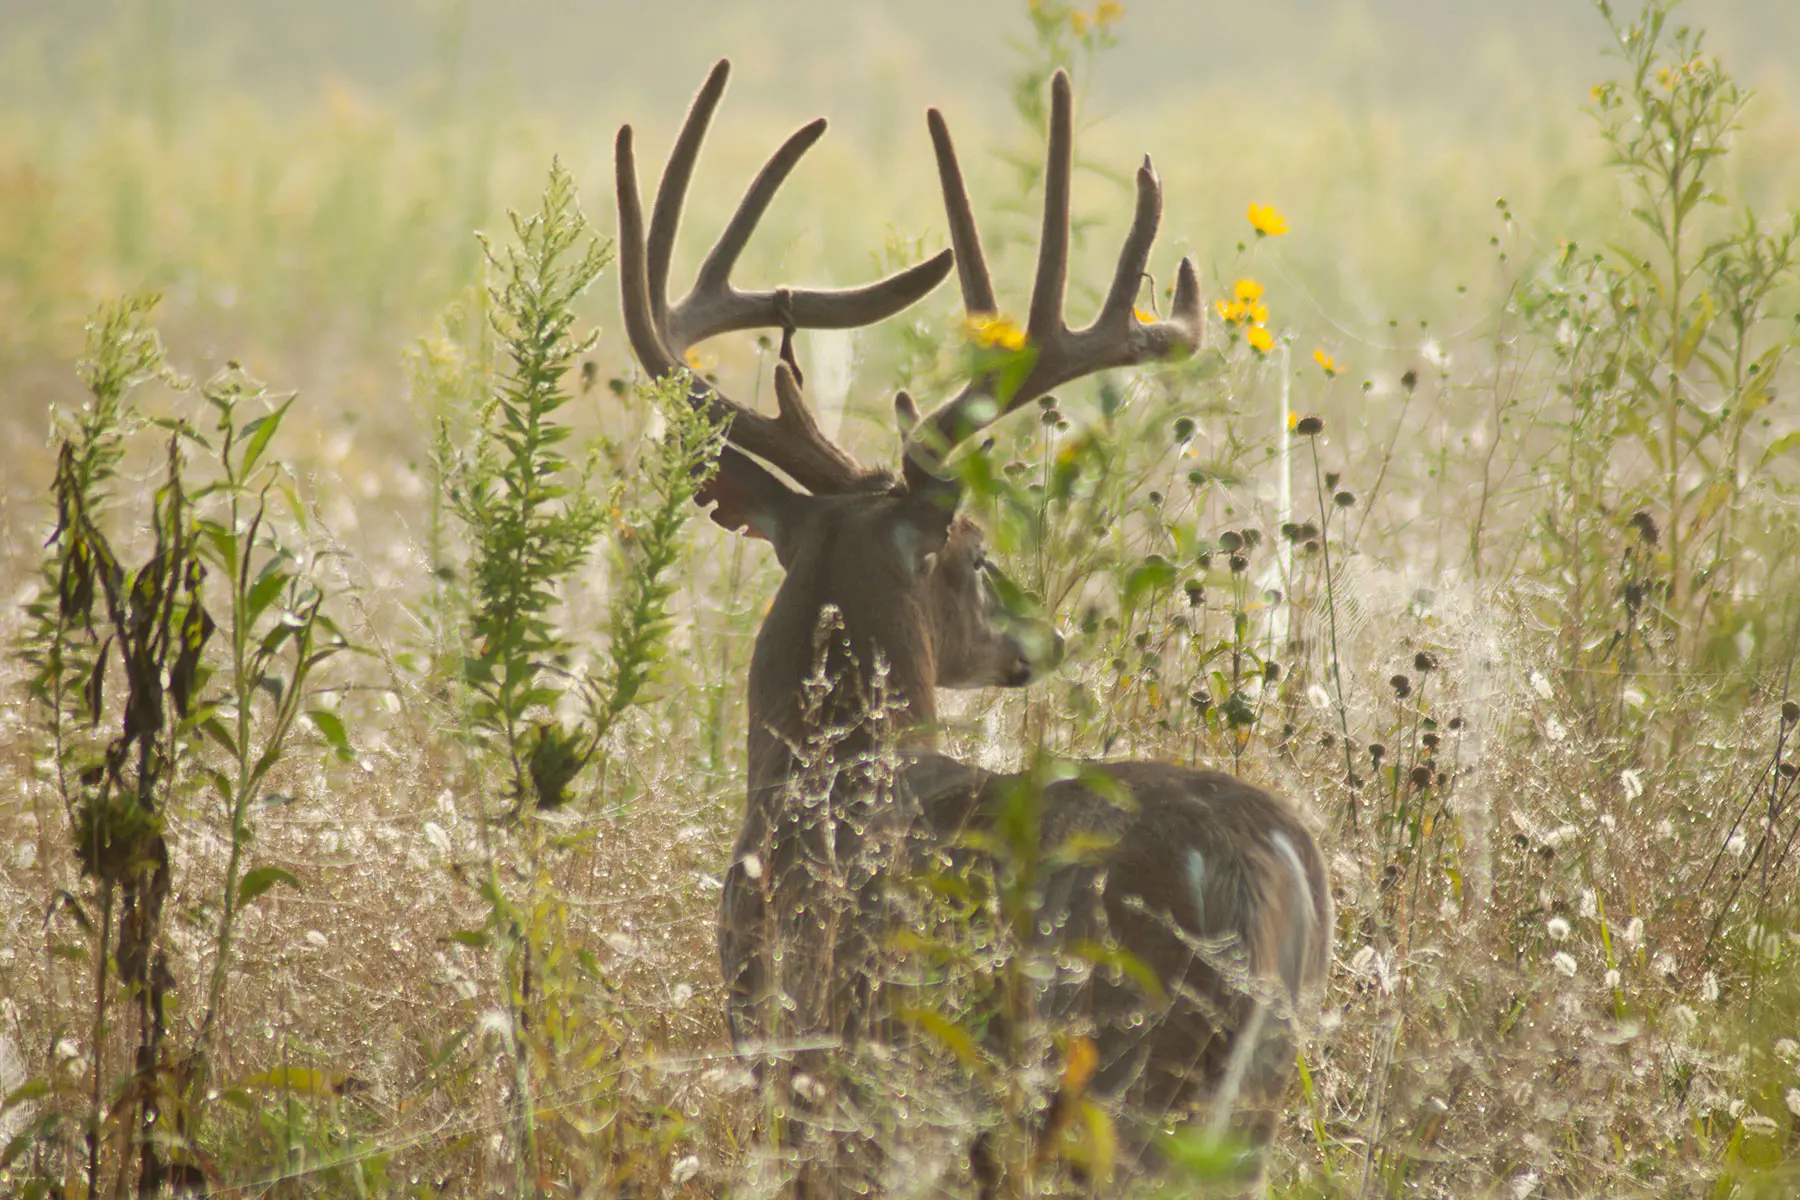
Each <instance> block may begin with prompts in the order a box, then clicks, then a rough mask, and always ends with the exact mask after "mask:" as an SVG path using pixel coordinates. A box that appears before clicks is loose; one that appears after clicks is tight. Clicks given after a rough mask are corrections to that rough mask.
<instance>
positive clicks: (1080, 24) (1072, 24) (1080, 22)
mask: <svg viewBox="0 0 1800 1200" xmlns="http://www.w3.org/2000/svg"><path fill="white" fill-rule="evenodd" d="M1069 28H1070V29H1073V30H1074V31H1075V36H1076V37H1086V36H1087V31H1088V15H1087V14H1086V13H1084V12H1082V11H1081V10H1080V9H1079V8H1078V9H1076V10H1075V11H1074V12H1072V13H1070V14H1069Z"/></svg>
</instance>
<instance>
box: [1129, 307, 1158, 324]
mask: <svg viewBox="0 0 1800 1200" xmlns="http://www.w3.org/2000/svg"><path fill="white" fill-rule="evenodd" d="M1131 312H1132V315H1133V316H1135V317H1136V318H1137V319H1138V321H1139V322H1140V323H1141V324H1144V325H1154V324H1156V314H1155V313H1150V312H1145V311H1144V310H1143V309H1141V308H1134V309H1132V310H1131Z"/></svg>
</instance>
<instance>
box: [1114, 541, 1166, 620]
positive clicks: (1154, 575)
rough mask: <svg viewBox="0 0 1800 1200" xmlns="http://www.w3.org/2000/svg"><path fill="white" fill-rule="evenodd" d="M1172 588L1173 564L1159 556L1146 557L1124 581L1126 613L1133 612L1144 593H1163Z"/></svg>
mask: <svg viewBox="0 0 1800 1200" xmlns="http://www.w3.org/2000/svg"><path fill="white" fill-rule="evenodd" d="M1174 586H1175V567H1174V564H1172V563H1171V562H1169V560H1168V559H1166V558H1164V557H1163V556H1162V555H1160V554H1150V555H1146V556H1145V557H1144V561H1143V562H1142V563H1140V564H1139V565H1138V566H1137V568H1136V569H1134V570H1133V571H1132V572H1131V574H1130V575H1129V576H1128V577H1127V578H1126V580H1125V599H1124V607H1125V609H1126V611H1128V612H1129V611H1132V610H1135V609H1136V608H1137V604H1138V601H1139V600H1141V599H1142V598H1143V597H1144V595H1145V593H1147V592H1152V591H1163V590H1165V589H1167V588H1171V587H1174Z"/></svg>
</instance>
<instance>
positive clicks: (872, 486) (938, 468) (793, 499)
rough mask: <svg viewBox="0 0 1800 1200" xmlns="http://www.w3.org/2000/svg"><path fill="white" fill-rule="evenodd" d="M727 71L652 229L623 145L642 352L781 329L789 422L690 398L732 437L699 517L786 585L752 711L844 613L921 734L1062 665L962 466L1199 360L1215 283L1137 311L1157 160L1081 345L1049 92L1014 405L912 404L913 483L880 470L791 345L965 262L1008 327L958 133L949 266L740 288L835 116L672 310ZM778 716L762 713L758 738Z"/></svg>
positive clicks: (860, 653)
mask: <svg viewBox="0 0 1800 1200" xmlns="http://www.w3.org/2000/svg"><path fill="white" fill-rule="evenodd" d="M728 71H729V64H728V63H725V62H721V63H719V64H718V65H717V66H716V67H714V68H713V71H712V73H711V75H710V76H708V78H707V81H706V83H705V85H704V86H703V87H702V88H701V90H700V94H699V95H698V97H696V99H695V101H694V105H693V108H692V109H691V110H690V111H689V113H688V116H687V120H686V122H685V123H684V124H683V126H682V129H681V132H680V134H679V135H678V136H677V137H676V140H675V145H674V148H673V149H672V150H671V151H670V155H669V162H668V165H667V167H666V168H665V169H664V171H663V177H662V181H661V184H660V185H659V187H658V189H657V193H656V201H655V205H654V207H653V209H652V211H651V214H650V221H649V226H648V230H646V228H645V222H644V214H643V210H642V206H641V204H640V201H639V197H638V185H637V167H636V161H635V156H634V153H633V143H632V132H631V128H630V127H629V126H626V127H625V128H623V129H621V130H620V131H619V138H618V143H617V147H616V151H617V153H616V166H617V177H618V178H617V182H618V198H619V242H620V274H621V281H622V288H623V292H624V309H625V322H626V328H627V331H628V333H629V335H630V339H631V344H632V349H633V351H634V353H635V354H636V355H637V358H638V360H639V362H640V363H641V364H642V365H643V367H644V369H645V370H646V371H648V372H650V373H651V374H652V375H656V376H659V377H661V376H666V375H669V374H671V373H673V372H675V371H677V370H680V369H681V365H682V362H683V356H684V354H685V353H686V351H687V350H688V349H689V348H690V347H691V346H693V345H695V344H696V343H698V342H700V341H703V340H705V339H706V338H709V337H713V336H715V335H717V334H721V333H726V332H730V331H733V330H741V329H750V328H778V329H780V330H782V334H783V337H782V353H781V361H780V362H779V363H778V365H777V366H776V368H775V397H776V413H775V415H774V416H767V415H765V414H762V413H759V412H756V411H754V410H752V409H749V408H746V407H745V406H743V405H740V404H738V403H736V402H734V401H732V400H731V399H729V398H728V397H726V396H725V395H724V394H723V393H721V392H720V391H719V390H718V389H717V388H715V387H712V386H710V385H707V384H704V383H701V382H700V381H698V380H695V381H694V383H693V386H692V389H691V393H690V394H691V396H692V399H693V402H694V403H695V404H697V405H705V406H707V407H708V408H709V409H710V410H711V411H712V412H713V413H714V415H715V416H717V417H718V418H720V419H721V420H724V421H727V422H728V423H729V426H728V430H727V439H728V443H729V445H728V447H727V448H726V450H725V451H724V452H723V454H722V456H721V458H720V461H719V466H718V471H717V474H716V475H715V477H714V478H713V479H712V480H711V482H710V483H709V484H708V485H707V487H706V489H705V490H704V491H703V492H702V493H701V501H702V502H703V503H709V504H712V505H713V506H714V507H713V510H712V517H713V520H715V521H716V522H718V523H719V524H720V525H722V526H724V527H725V528H727V529H732V530H736V531H738V532H741V533H744V534H746V535H748V536H750V537H755V538H761V539H763V540H765V541H767V542H769V543H770V544H771V545H772V546H773V547H774V549H775V553H776V555H777V557H778V558H779V559H780V561H781V564H782V567H783V568H784V569H785V571H786V572H787V577H786V579H785V580H784V581H783V584H782V587H781V589H780V591H779V592H778V594H777V596H776V599H775V602H774V604H773V605H772V607H771V609H770V612H769V616H768V619H767V621H766V622H765V623H764V626H763V629H762V631H761V633H760V634H759V636H758V638H757V648H756V655H755V658H754V659H753V662H752V668H751V673H752V678H751V705H752V709H753V710H755V709H756V708H757V707H758V704H759V700H761V701H762V704H763V707H765V708H767V707H770V706H771V705H777V704H779V701H777V700H774V699H773V698H772V697H773V696H776V695H780V694H783V693H785V692H786V691H787V690H788V689H795V690H797V689H798V687H799V684H800V681H801V679H802V678H803V676H804V674H805V673H806V671H808V670H809V669H810V668H811V663H812V655H811V653H810V649H811V646H812V637H813V635H814V631H815V629H816V628H817V625H818V620H819V614H820V613H821V612H822V611H824V610H825V609H826V608H827V607H828V606H829V607H832V608H835V609H836V611H837V613H838V614H839V615H840V618H841V621H842V626H843V631H844V632H843V637H844V641H845V644H846V648H847V649H848V650H849V652H850V654H851V656H852V657H853V658H854V659H855V660H856V661H858V662H859V663H861V664H862V665H863V666H865V667H866V666H868V665H869V664H871V663H872V662H873V661H875V658H876V657H877V656H879V658H880V659H881V660H883V661H884V662H885V663H886V667H887V670H888V671H889V672H890V678H891V680H892V683H893V684H894V685H895V686H896V687H897V688H898V690H899V693H900V695H901V696H902V697H904V698H905V700H906V701H907V703H908V705H909V709H910V711H911V712H912V714H913V716H914V717H915V718H917V719H929V718H930V716H931V715H932V713H933V711H934V710H933V706H932V702H931V695H930V693H931V690H932V689H933V688H934V687H991V686H1003V687H1019V686H1022V685H1024V684H1027V683H1029V682H1031V681H1032V679H1034V678H1036V677H1037V675H1038V674H1040V673H1041V672H1042V670H1043V669H1044V668H1045V667H1046V666H1048V665H1050V664H1051V663H1052V662H1054V661H1055V659H1056V658H1057V657H1058V655H1059V654H1060V649H1061V640H1060V638H1058V637H1056V635H1055V633H1054V632H1053V631H1052V630H1051V629H1050V627H1049V626H1048V625H1047V624H1046V623H1044V622H1042V621H1038V620H1033V619H1030V618H1028V617H1026V616H1025V615H1024V614H1022V613H1019V612H1016V611H1013V610H1011V609H1010V608H1009V606H1008V605H1007V604H1005V603H1003V602H1002V596H1003V595H1005V594H1010V592H1011V589H1007V588H1004V587H1002V586H999V583H1000V580H999V578H998V576H997V574H996V568H995V567H994V566H993V565H992V564H990V563H989V562H988V560H987V557H986V554H985V552H984V549H983V539H982V534H981V531H980V529H979V528H978V527H977V526H976V525H975V524H974V523H973V522H971V521H970V520H968V519H967V518H966V517H962V516H959V515H958V514H957V508H958V504H959V501H960V499H961V488H960V485H959V483H958V482H957V479H956V475H955V473H954V472H953V471H952V470H949V469H948V468H947V466H946V464H947V463H948V462H949V460H950V456H951V454H952V452H953V451H954V450H955V449H956V448H957V447H958V446H959V445H961V444H963V443H964V442H966V441H967V440H968V439H970V438H971V437H972V436H973V435H974V434H976V433H977V432H979V431H980V430H981V429H982V428H984V427H985V426H987V425H989V424H991V423H993V422H995V421H997V420H999V419H1000V418H1002V417H1004V416H1006V415H1007V414H1008V413H1010V412H1012V411H1014V410H1015V409H1017V408H1019V407H1021V406H1022V405H1025V404H1027V403H1029V402H1031V401H1032V400H1035V399H1037V398H1038V397H1040V396H1043V395H1045V394H1046V393H1048V392H1049V391H1050V390H1051V389H1052V388H1054V387H1057V386H1059V385H1060V384H1063V383H1066V382H1068V381H1070V380H1073V379H1076V378H1078V377H1080V376H1083V375H1087V374H1090V373H1093V372H1095V371H1099V370H1103V369H1105V368H1108V367H1117V366H1127V365H1131V364H1135V363H1141V362H1145V361H1150V360H1154V359H1159V358H1164V357H1167V356H1168V355H1170V354H1171V353H1173V352H1176V351H1178V350H1186V349H1192V348H1193V347H1194V346H1195V345H1197V344H1198V342H1199V337H1200V329H1201V321H1200V299H1199V283H1198V279H1197V277H1196V275H1195V272H1194V267H1193V264H1192V263H1191V262H1189V261H1188V260H1186V259H1183V260H1182V263H1181V267H1180V271H1179V273H1178V275H1177V279H1176V287H1175V295H1174V300H1173V305H1172V310H1171V315H1170V317H1169V319H1167V320H1145V319H1143V318H1142V317H1141V316H1140V315H1139V313H1138V311H1137V309H1136V304H1135V302H1136V298H1137V295H1138V291H1139V287H1140V283H1141V281H1142V279H1143V277H1144V268H1145V265H1146V263H1147V261H1148V258H1149V254H1150V246H1151V243H1152V242H1153V241H1154V239H1155V236H1156V227H1157V223H1158V220H1159V219H1160V217H1161V212H1162V190H1161V185H1160V183H1159V182H1158V180H1157V177H1156V174H1155V172H1154V171H1153V170H1152V169H1151V167H1150V163H1149V160H1148V159H1146V160H1145V162H1144V165H1143V166H1142V167H1141V168H1140V169H1139V171H1138V173H1137V208H1136V212H1135V215H1134V219H1133V221H1132V226H1131V231H1130V233H1129V234H1128V235H1127V237H1126V240H1125V245H1124V247H1123V249H1122V250H1121V251H1120V254H1119V263H1118V268H1117V270H1116V272H1115V273H1114V276H1113V281H1112V285H1111V288H1110V289H1109V291H1108V293H1107V297H1106V300H1105V302H1104V304H1103V306H1102V308H1101V311H1100V314H1099V316H1098V317H1096V318H1095V320H1094V322H1093V323H1092V324H1091V325H1089V326H1087V327H1086V328H1084V329H1079V330H1072V329H1070V328H1069V327H1068V325H1067V324H1066V323H1065V321H1064V319H1063V295H1064V291H1065V288H1066V282H1067V278H1066V277H1067V270H1068V250H1069V177H1070V169H1071V165H1072V159H1073V136H1072V130H1071V125H1072V116H1071V108H1072V104H1071V99H1070V91H1069V81H1068V78H1067V76H1065V75H1063V74H1062V73H1061V72H1058V73H1057V75H1056V77H1055V79H1054V81H1053V84H1052V104H1051V122H1050V148H1049V162H1048V168H1047V172H1046V177H1045V187H1044V193H1045V199H1044V224H1043V237H1042V241H1041V245H1040V249H1039V256H1038V264H1037V275H1036V280H1035V283H1034V285H1033V288H1032V295H1031V309H1030V316H1029V320H1028V323H1027V326H1026V335H1027V337H1028V338H1029V342H1030V345H1031V346H1032V347H1033V349H1034V351H1035V358H1034V359H1033V362H1032V366H1031V368H1030V370H1029V372H1028V373H1027V374H1026V376H1025V378H1024V380H1023V381H1022V382H1019V383H1018V384H1017V386H1016V387H1014V388H1013V389H1012V390H1011V391H1010V392H1008V393H1006V394H1005V395H1003V396H1002V395H997V394H996V383H995V380H994V379H993V378H991V377H986V376H977V377H976V378H974V379H972V380H970V382H969V383H968V385H967V386H966V387H965V388H964V389H963V391H962V392H961V394H959V395H957V396H956V397H955V398H953V399H951V400H950V401H948V402H947V403H945V404H944V405H943V406H942V407H940V408H938V409H937V410H936V411H935V412H933V413H931V414H929V415H928V416H926V417H924V418H923V419H921V418H920V417H919V415H918V411H917V409H916V407H915V406H914V404H913V401H912V399H911V398H910V397H908V396H907V395H906V394H905V393H904V392H902V393H900V394H899V396H897V397H896V401H895V403H896V410H897V414H898V418H899V420H900V423H901V425H902V428H903V429H904V430H905V431H906V439H905V449H904V451H903V454H902V465H901V469H900V470H899V471H898V472H892V471H888V470H884V469H879V468H869V467H866V466H863V465H862V464H860V463H858V462H857V461H856V460H855V459H854V458H853V457H851V456H850V455H849V454H848V453H847V452H846V451H845V450H843V449H842V448H841V447H839V446H838V445H836V444H835V443H834V442H832V441H831V440H830V439H829V438H828V437H826V435H825V434H824V432H823V430H822V429H821V428H820V427H819V424H818V422H817V420H816V419H815V418H814V416H813V413H812V410H811V409H810V408H809V407H808V405H807V403H806V400H805V397H804V394H803V392H802V386H801V385H802V376H801V372H800V369H799V365H798V363H797V362H796V361H795V358H794V355H793V352H792V335H793V332H794V331H795V330H796V329H843V328H851V327H856V326H862V325H868V324H872V323H874V322H876V321H879V320H881V319H883V318H885V317H888V316H890V315H892V314H894V313H896V312H899V311H900V310H901V309H903V308H906V307H907V306H909V305H911V304H913V303H914V302H916V301H917V300H919V299H920V298H922V297H923V296H924V295H925V294H926V293H927V292H929V291H931V290H932V289H933V288H935V287H936V286H937V285H938V284H939V283H940V282H942V280H943V279H944V278H945V277H946V276H947V275H948V274H949V273H950V269H951V266H952V263H954V265H955V267H956V270H957V276H958V279H959V281H960V283H961V287H962V295H963V306H964V309H965V310H966V311H967V313H968V314H969V315H970V316H972V317H974V316H983V315H987V316H991V315H994V314H996V313H997V312H998V304H997V302H996V300H995V293H994V286H993V282H992V279H991V278H990V276H989V274H988V269H987V264H986V260H985V259H984V257H983V254H982V249H981V242H980V238H979V236H978V235H977V233H976V227H975V220H974V216H973V213H972V211H971V209H970V205H969V198H968V194H967V191H966V189H965V187H964V184H963V179H962V171H961V168H960V166H959V165H958V163H957V159H956V150H955V147H954V146H953V145H952V143H951V140H950V133H949V129H948V127H947V126H946V125H945V123H944V120H943V118H942V116H941V115H939V113H938V112H937V111H936V110H935V109H934V110H932V111H931V112H930V113H929V114H928V124H929V127H930V131H931V139H932V143H933V146H934V148H935V150H936V155H937V164H938V174H939V178H940V181H941V183H942V185H943V193H944V204H945V210H946V214H947V217H948V225H949V229H950V238H951V245H952V250H950V251H944V252H943V253H940V254H938V255H937V256H936V257H934V258H932V259H929V260H927V261H926V262H923V263H920V264H918V265H917V266H913V267H910V268H907V269H906V270H903V271H900V272H898V273H896V274H894V275H891V276H889V277H888V278H886V279H882V280H880V281H878V282H876V283H873V284H869V285H866V286H864V287H860V288H854V289H847V290H844V291H835V292H825V291H810V290H801V289H793V290H789V289H785V288H781V289H775V290H772V291H766V292H745V291H740V290H738V289H737V288H736V287H734V286H733V285H732V283H731V281H730V275H731V270H732V267H733V266H734V265H735V263H736V261H737V258H738V256H739V254H740V253H741V252H742V250H743V248H744V245H745V243H746V242H747V241H748V239H749V237H750V235H751V233H752V231H753V230H754V229H755V227H756V224H757V221H758V220H759V219H760V218H761V216H762V214H763V212H764V211H765V210H766V209H767V208H768V205H769V202H770V201H771V200H772V199H773V197H774V195H775V192H776V190H777V189H778V188H779V187H780V186H781V184H782V182H783V181H784V180H785V179H786V178H787V175H788V173H789V172H790V171H792V170H793V168H794V166H795V164H796V163H797V162H798V161H799V159H800V156H801V155H802V154H804V153H805V152H806V150H807V149H808V148H810V147H811V146H812V145H813V143H815V142H816V141H818V139H819V137H820V136H821V135H823V133H824V131H825V122H824V121H823V120H818V121H814V122H812V123H811V124H809V125H806V126H804V127H802V128H801V129H800V130H799V131H798V132H796V133H795V134H794V135H793V136H792V137H790V138H789V139H788V140H787V142H786V143H784V144H783V145H782V146H781V148H780V149H778V150H777V151H776V152H775V154H774V155H773V156H772V157H771V158H770V159H769V161H768V163H767V164H766V165H765V166H764V167H763V169H762V170H761V171H760V172H759V173H758V175H757V177H756V179H755V180H754V181H753V182H752V183H751V185H750V188H749V190H748V191H747V192H746V193H745V195H744V198H743V200H742V202H741V203H740V204H739V206H738V209H737V211H736V213H735V214H734V215H733V216H732V218H731V220H730V221H729V222H728V223H727V225H726V227H725V230H724V232H723V233H722V234H721V235H720V236H719V239H718V241H717V242H716V243H715V244H714V246H713V248H712V250H711V251H710V252H709V253H708V255H707V256H706V259H705V261H704V262H703V263H702V264H701V266H700V270H699V274H698V276H697V278H696V280H695V283H694V286H693V288H692V289H691V290H690V291H689V293H688V295H687V296H686V297H685V298H683V299H682V300H680V301H678V302H675V303H671V302H670V301H669V298H668V275H669V262H670V258H671V254H672V250H673V247H674V241H675V235H676V230H677V227H678V225H679V223H680V219H681V209H682V205H683V202H684V200H685V196H686V192H687V186H688V182H689V180H690V178H691V177H692V174H693V169H694V163H695V160H696V158H697V157H698V155H699V151H700V143H701V141H702V140H703V139H704V137H705V135H706V129H707V126H708V124H709V123H710V121H711V119H712V116H713V113H714V111H715V110H716V108H717V107H718V103H719V100H720V97H721V96H722V95H723V93H724V89H725V81H726V76H727V74H728ZM765 463H766V464H768V467H773V468H775V469H776V470H778V471H780V472H781V473H782V474H783V475H785V476H786V480H784V479H782V478H778V477H777V475H776V474H775V473H774V472H773V471H771V470H769V469H768V467H765V466H764V465H763V464H765ZM790 481H791V482H790ZM773 717H775V714H772V713H764V714H763V715H762V716H761V717H760V718H759V716H758V714H757V713H756V712H755V711H753V713H752V721H753V723H754V722H756V721H757V720H759V719H763V720H767V719H771V718H773Z"/></svg>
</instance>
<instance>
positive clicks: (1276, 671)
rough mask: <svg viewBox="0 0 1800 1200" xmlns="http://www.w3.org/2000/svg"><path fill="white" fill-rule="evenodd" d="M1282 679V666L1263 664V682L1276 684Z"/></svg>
mask: <svg viewBox="0 0 1800 1200" xmlns="http://www.w3.org/2000/svg"><path fill="white" fill-rule="evenodd" d="M1280 678H1281V664H1280V663H1276V662H1268V663H1264V664H1263V682H1265V683H1274V682H1276V681H1277V680H1279V679H1280Z"/></svg>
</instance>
